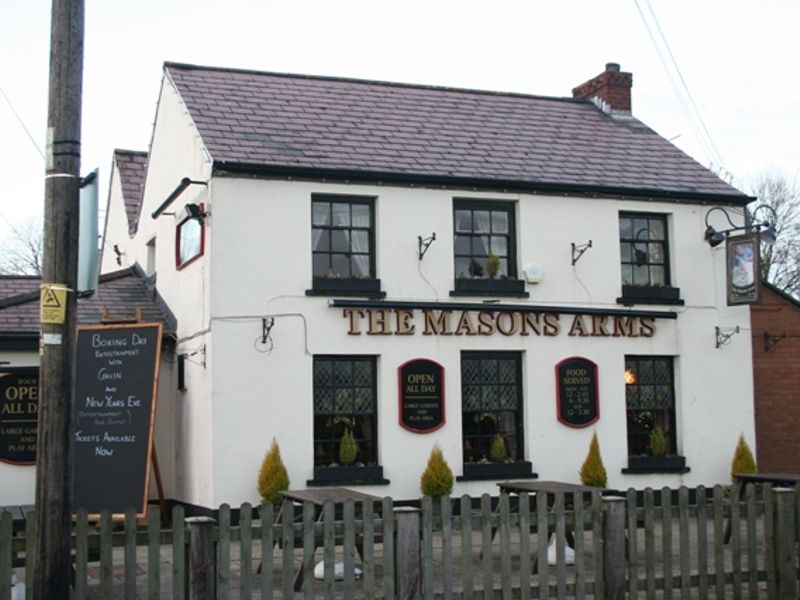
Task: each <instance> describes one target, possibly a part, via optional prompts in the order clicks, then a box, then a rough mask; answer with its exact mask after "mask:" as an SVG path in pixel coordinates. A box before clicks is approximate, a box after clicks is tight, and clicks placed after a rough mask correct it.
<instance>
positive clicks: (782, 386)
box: [750, 287, 800, 473]
mask: <svg viewBox="0 0 800 600" xmlns="http://www.w3.org/2000/svg"><path fill="white" fill-rule="evenodd" d="M762 291H763V296H762V302H761V304H760V305H753V306H752V308H751V312H750V320H751V324H752V330H753V387H754V390H753V392H754V397H755V415H756V448H755V451H756V461H757V463H758V468H759V470H760V471H765V472H766V471H783V472H786V471H788V472H792V473H800V306H798V304H797V303H794V302H792V301H790V300H788V299H786V298H785V297H783V296H782V295H780V294H778V293H776V292H774V291H773V290H771V289H769V288H766V287H764V288H763V290H762ZM765 332H767V333H769V335H770V336H779V335H783V334H786V337H785V338H783V339H780V340H779V341H778V342H777V343H776V344H775V345H774V346H772V347H771V348H770V349H769V350H768V351H765V345H764V333H765Z"/></svg>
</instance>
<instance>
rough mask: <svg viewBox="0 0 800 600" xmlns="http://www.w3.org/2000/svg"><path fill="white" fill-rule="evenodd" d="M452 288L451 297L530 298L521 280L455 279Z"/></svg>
mask: <svg viewBox="0 0 800 600" xmlns="http://www.w3.org/2000/svg"><path fill="white" fill-rule="evenodd" d="M453 287H454V288H455V289H454V290H453V291H451V292H450V295H451V296H512V297H516V298H528V297H529V296H530V294H529V293H528V292H526V291H525V282H524V281H523V280H521V279H456V280H455V284H454V286H453Z"/></svg>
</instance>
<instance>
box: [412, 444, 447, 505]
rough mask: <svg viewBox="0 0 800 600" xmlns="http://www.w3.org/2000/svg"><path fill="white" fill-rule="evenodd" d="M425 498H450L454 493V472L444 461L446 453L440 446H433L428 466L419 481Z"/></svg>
mask: <svg viewBox="0 0 800 600" xmlns="http://www.w3.org/2000/svg"><path fill="white" fill-rule="evenodd" d="M419 485H420V490H421V491H422V494H423V496H430V497H431V498H434V499H438V498H441V497H442V496H449V495H450V493H451V492H452V491H453V471H451V470H450V466H449V465H448V464H447V461H446V460H445V459H444V453H443V452H442V449H441V448H440V447H439V444H436V445H434V446H433V450H431V455H430V458H428V465H427V466H426V467H425V471H424V472H423V473H422V477H421V478H420V481H419Z"/></svg>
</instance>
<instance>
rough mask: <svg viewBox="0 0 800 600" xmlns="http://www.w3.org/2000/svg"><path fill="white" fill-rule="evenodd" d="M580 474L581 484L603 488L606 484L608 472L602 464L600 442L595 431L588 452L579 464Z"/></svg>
mask: <svg viewBox="0 0 800 600" xmlns="http://www.w3.org/2000/svg"><path fill="white" fill-rule="evenodd" d="M580 476H581V483H582V484H583V485H590V486H594V487H601V488H604V487H606V485H607V484H608V474H607V473H606V468H605V467H604V466H603V458H602V457H601V456H600V443H599V442H598V441H597V432H596V431H595V432H594V433H593V434H592V441H591V443H590V444H589V453H588V454H587V455H586V460H585V461H583V465H582V466H581V471H580Z"/></svg>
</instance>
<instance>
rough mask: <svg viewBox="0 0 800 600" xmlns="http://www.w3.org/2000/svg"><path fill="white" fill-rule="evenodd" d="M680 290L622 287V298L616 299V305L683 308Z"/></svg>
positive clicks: (634, 286)
mask: <svg viewBox="0 0 800 600" xmlns="http://www.w3.org/2000/svg"><path fill="white" fill-rule="evenodd" d="M680 295H681V290H680V288H675V287H648V286H638V285H623V286H622V296H621V297H620V298H617V304H624V305H626V306H628V305H631V304H673V305H677V306H683V304H684V301H683V300H681V298H680Z"/></svg>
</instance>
